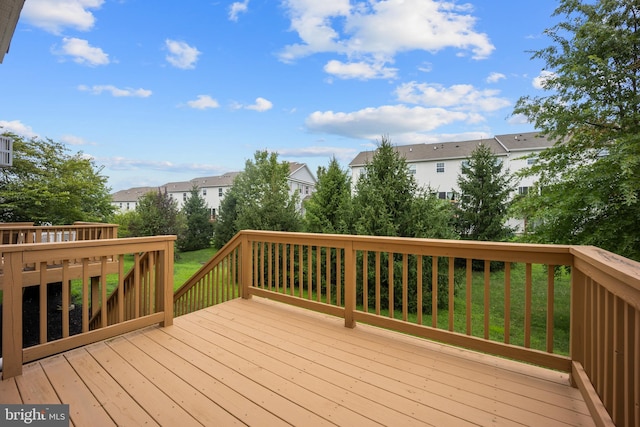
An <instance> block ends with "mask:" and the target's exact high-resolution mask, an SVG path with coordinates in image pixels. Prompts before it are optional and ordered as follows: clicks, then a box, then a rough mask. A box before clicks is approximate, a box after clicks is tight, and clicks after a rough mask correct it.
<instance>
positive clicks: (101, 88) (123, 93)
mask: <svg viewBox="0 0 640 427" xmlns="http://www.w3.org/2000/svg"><path fill="white" fill-rule="evenodd" d="M78 90H81V91H83V92H90V93H92V94H93V95H100V94H101V93H102V92H109V93H111V95H113V96H115V97H137V98H148V97H149V96H151V94H152V92H151V91H150V90H148V89H142V88H140V89H132V88H124V89H120V88H117V87H115V86H113V85H94V86H91V87H89V86H86V85H80V86H78Z"/></svg>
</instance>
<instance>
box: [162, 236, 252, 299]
mask: <svg viewBox="0 0 640 427" xmlns="http://www.w3.org/2000/svg"><path fill="white" fill-rule="evenodd" d="M241 235H242V233H237V234H236V235H235V236H233V238H231V240H229V241H228V242H227V243H226V244H225V245H224V246H223V247H222V248H221V249H220V250H219V251H218V252H216V254H215V255H214V256H213V257H211V259H210V260H209V261H208V262H207V263H206V264H204V265H203V266H202V267H200V269H199V270H198V271H196V272H195V273H194V274H193V276H191V278H190V279H189V280H187V281H186V282H184V284H183V285H182V286H180V287H179V288H178V289H176V291H175V292H174V295H173V300H174V301H176V300H178V299H179V298H180V297H181V296H182V295H183V294H184V293H185V292H187V291H188V290H189V288H191V286H192V285H193V283H196V282H197V281H198V280H200V279H201V278H202V276H204V275H205V274H207V272H208V271H209V270H210V269H211V267H212V266H214V265H216V264H217V263H218V262H220V260H221V259H223V258H224V257H226V256H227V255H229V254H230V253H231V251H232V250H234V249H235V248H236V247H238V245H239V244H240V241H241Z"/></svg>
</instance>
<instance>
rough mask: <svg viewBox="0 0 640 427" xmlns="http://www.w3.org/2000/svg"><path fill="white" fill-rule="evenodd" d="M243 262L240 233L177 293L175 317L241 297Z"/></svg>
mask: <svg viewBox="0 0 640 427" xmlns="http://www.w3.org/2000/svg"><path fill="white" fill-rule="evenodd" d="M240 259H241V254H240V235H239V234H237V235H236V236H235V237H234V238H233V239H231V240H230V241H229V242H228V243H227V244H226V245H225V246H224V247H223V248H222V249H220V250H219V251H218V252H217V253H216V254H215V255H214V256H213V258H211V260H209V262H207V263H206V264H204V265H203V266H202V267H201V268H200V270H198V271H197V272H196V273H195V274H194V275H193V276H191V278H190V279H189V280H187V281H186V282H185V283H184V284H183V285H182V286H181V287H180V288H179V289H177V290H176V292H175V294H174V296H173V301H174V302H173V310H174V315H175V316H181V315H183V314H187V313H191V312H192V311H196V310H201V309H203V308H205V307H209V306H211V305H215V304H219V303H221V302H225V301H228V300H230V299H233V298H238V297H239V296H240V292H241V291H242V288H241V287H239V286H238V283H239V274H240V271H241V269H240V268H239V267H240Z"/></svg>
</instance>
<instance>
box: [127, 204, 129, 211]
mask: <svg viewBox="0 0 640 427" xmlns="http://www.w3.org/2000/svg"><path fill="white" fill-rule="evenodd" d="M127 210H129V202H127Z"/></svg>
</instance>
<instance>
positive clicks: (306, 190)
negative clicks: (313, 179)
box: [304, 185, 309, 194]
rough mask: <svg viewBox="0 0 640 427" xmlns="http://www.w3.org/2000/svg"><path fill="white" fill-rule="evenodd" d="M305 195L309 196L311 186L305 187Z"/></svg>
mask: <svg viewBox="0 0 640 427" xmlns="http://www.w3.org/2000/svg"><path fill="white" fill-rule="evenodd" d="M304 194H309V186H308V185H305V186H304Z"/></svg>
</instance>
